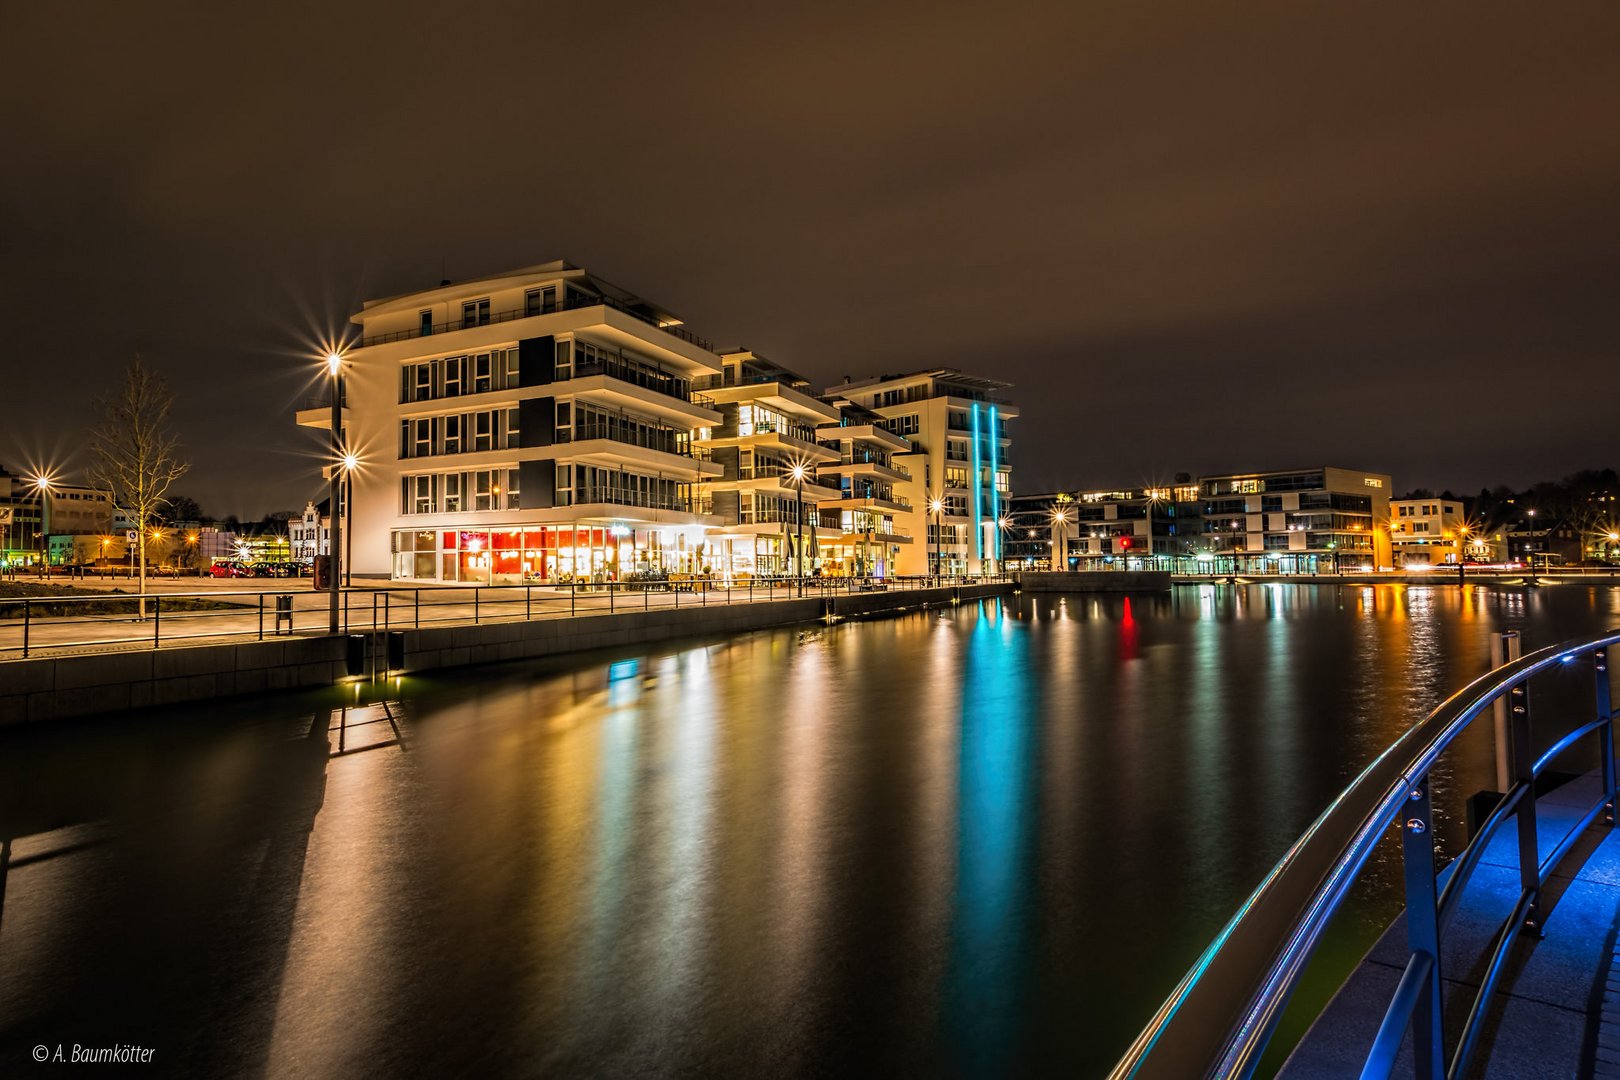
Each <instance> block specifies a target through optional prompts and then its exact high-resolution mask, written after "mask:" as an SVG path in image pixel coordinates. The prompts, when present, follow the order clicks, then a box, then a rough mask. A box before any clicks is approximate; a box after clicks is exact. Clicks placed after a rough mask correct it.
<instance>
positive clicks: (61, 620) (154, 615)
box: [0, 573, 1009, 660]
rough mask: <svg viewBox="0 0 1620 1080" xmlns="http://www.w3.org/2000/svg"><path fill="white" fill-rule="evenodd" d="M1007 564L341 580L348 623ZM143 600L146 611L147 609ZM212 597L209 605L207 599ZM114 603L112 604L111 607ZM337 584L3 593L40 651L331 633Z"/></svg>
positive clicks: (591, 607)
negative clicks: (383, 582) (522, 580)
mask: <svg viewBox="0 0 1620 1080" xmlns="http://www.w3.org/2000/svg"><path fill="white" fill-rule="evenodd" d="M1007 580H1009V578H1008V576H1007V575H1005V574H988V575H977V576H972V577H967V576H951V575H937V576H912V577H898V576H890V577H881V578H874V577H864V578H845V577H838V578H833V577H824V578H816V577H805V578H804V579H803V580H802V581H801V580H800V579H798V578H796V577H792V576H774V577H773V576H747V575H738V576H737V577H734V578H724V577H717V576H712V575H702V574H679V573H672V574H667V575H661V576H648V577H645V578H641V579H636V580H627V581H589V582H586V581H576V582H558V583H553V582H541V581H536V582H531V583H527V584H513V585H448V584H447V585H423V586H412V587H400V588H388V587H379V588H351V589H344V590H342V603H341V605H340V607H339V614H340V620H339V626H340V631H339V632H340V633H344V634H348V633H358V632H365V631H378V630H403V629H413V628H417V627H421V626H426V625H432V624H449V623H475V624H476V623H482V622H490V621H499V620H512V621H526V620H533V619H542V618H568V617H571V616H579V615H602V614H616V613H618V612H628V611H647V610H652V609H655V608H657V609H665V608H690V607H707V606H710V605H716V604H750V603H761V602H766V601H773V600H786V599H797V598H799V597H800V596H803V597H804V598H806V599H809V598H827V597H832V596H840V595H845V594H849V593H863V592H871V591H881V590H887V589H907V588H954V587H957V586H961V585H978V584H985V583H991V582H1000V581H1007ZM142 600H145V602H146V603H145V614H144V616H142V615H141V613H140V608H141V603H140V602H141V601H142ZM210 601H211V602H213V603H206V604H204V603H200V602H210ZM109 609H110V610H109ZM329 626H330V623H329V610H328V600H327V594H326V593H324V592H315V591H313V590H306V591H300V592H296V593H294V592H286V593H276V592H274V591H266V592H238V591H232V592H214V591H208V590H204V591H198V592H187V593H174V592H169V593H145V594H137V593H101V594H94V595H87V596H61V597H58V596H49V597H19V598H14V599H0V660H4V659H26V658H29V657H31V656H37V655H40V654H42V653H49V654H52V655H58V654H61V653H63V652H84V651H90V650H96V651H99V650H109V649H112V650H119V649H125V650H127V649H148V648H150V649H159V648H163V647H165V646H171V647H172V646H177V645H187V644H191V645H198V644H207V643H210V642H223V641H263V640H265V639H267V638H275V637H277V636H285V635H291V634H301V635H305V636H319V635H323V634H326V633H328V632H329Z"/></svg>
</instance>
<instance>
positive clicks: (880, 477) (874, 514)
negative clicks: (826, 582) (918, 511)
mask: <svg viewBox="0 0 1620 1080" xmlns="http://www.w3.org/2000/svg"><path fill="white" fill-rule="evenodd" d="M836 411H837V413H838V417H837V422H836V423H831V424H824V425H822V427H821V428H820V429H819V430H818V431H817V437H818V438H819V439H820V440H821V444H822V445H823V446H824V447H826V448H827V449H828V450H829V451H831V452H832V453H834V454H835V455H836V457H835V458H834V459H833V460H832V461H831V462H828V463H826V464H823V465H822V466H821V469H820V474H821V478H822V481H823V482H824V483H829V484H831V485H832V486H833V487H834V488H835V490H837V492H838V497H837V498H836V499H835V500H833V501H830V502H824V503H822V504H820V507H819V510H820V512H821V544H820V550H819V555H820V559H821V562H820V564H819V565H820V567H821V570H822V572H823V573H824V574H827V575H830V576H834V577H838V576H842V577H874V576H876V577H886V576H888V575H889V574H897V573H903V572H907V571H905V570H903V569H902V567H903V565H904V564H905V563H906V562H908V561H909V562H910V564H911V565H912V566H913V567H914V566H915V565H916V564H917V559H915V558H913V559H910V560H906V559H904V558H903V557H902V555H901V551H902V549H909V548H910V547H911V546H912V545H913V543H914V540H915V538H914V537H913V536H912V534H911V533H910V532H909V531H908V530H907V528H906V527H905V526H904V525H899V524H896V519H897V518H902V519H903V518H904V517H905V516H907V515H908V514H909V513H910V511H911V509H912V504H911V503H910V502H909V501H908V500H907V498H906V496H905V495H903V494H901V493H899V492H897V491H896V490H895V489H896V486H897V485H902V484H909V483H910V482H911V480H912V474H911V472H910V470H909V469H908V468H907V467H906V466H905V465H903V464H901V461H902V460H903V459H904V458H905V457H906V456H907V455H909V454H911V453H912V445H911V442H910V441H909V440H908V439H905V438H903V437H901V436H899V435H896V434H894V433H893V432H891V431H889V430H888V429H887V428H885V427H884V426H883V417H881V416H880V415H878V414H877V413H876V412H873V411H872V410H871V409H868V408H866V407H864V406H861V405H856V404H855V403H854V402H852V401H850V400H848V399H840V400H839V402H838V408H837V410H836Z"/></svg>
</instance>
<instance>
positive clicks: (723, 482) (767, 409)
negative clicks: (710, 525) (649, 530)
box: [694, 349, 839, 579]
mask: <svg viewBox="0 0 1620 1080" xmlns="http://www.w3.org/2000/svg"><path fill="white" fill-rule="evenodd" d="M695 385H696V386H697V388H698V389H699V390H700V391H701V392H702V393H703V395H704V397H706V398H707V399H708V400H710V401H712V402H713V403H714V409H715V410H716V411H717V412H719V414H720V417H721V419H720V422H719V423H717V424H715V425H714V426H713V427H710V428H706V429H703V430H701V431H700V432H698V434H697V435H696V436H695V437H694V445H695V446H696V447H697V448H698V450H699V451H700V452H703V453H706V454H708V455H710V458H711V460H712V462H713V464H714V465H715V466H716V467H718V468H719V469H721V470H722V472H721V473H720V474H719V475H718V476H710V477H705V478H704V479H703V480H702V482H701V483H700V484H699V488H698V492H699V494H698V498H699V501H700V506H699V510H700V512H701V513H702V514H703V515H704V516H705V517H711V518H713V519H714V520H715V521H717V522H721V523H722V524H721V525H720V526H719V528H718V529H717V530H716V531H714V532H711V533H710V535H709V537H708V552H707V554H708V558H707V560H706V561H705V563H704V566H706V567H707V569H708V571H709V572H710V573H712V574H716V575H719V576H722V577H725V578H727V579H737V578H741V577H744V576H752V575H765V576H774V575H784V574H797V573H801V572H802V573H806V574H808V573H810V572H811V570H812V568H813V567H815V566H819V565H820V562H819V560H818V559H817V556H816V551H817V545H818V543H819V528H818V526H819V525H820V524H821V514H820V513H818V508H819V507H821V506H824V505H826V504H827V503H829V502H831V501H832V500H835V499H837V498H838V497H839V492H838V490H837V488H836V486H834V485H832V484H830V483H829V482H828V481H827V480H826V478H824V477H821V476H819V475H818V472H817V470H818V468H819V467H824V466H826V465H828V464H832V463H835V462H836V461H837V460H838V454H837V452H836V451H835V450H833V449H831V448H829V447H827V446H824V445H823V444H822V443H821V442H819V441H818V434H817V433H818V429H820V428H821V426H822V425H824V424H829V423H834V422H836V421H837V419H838V410H837V409H835V408H833V407H832V406H830V405H828V404H827V403H825V402H823V401H820V400H818V399H817V398H815V397H814V396H812V395H811V393H810V392H809V389H808V387H809V385H810V383H809V381H808V380H807V379H805V378H804V377H803V376H801V375H798V374H796V373H794V372H792V371H789V370H788V369H787V368H784V367H782V366H781V365H779V364H776V363H774V362H772V361H770V360H768V359H766V358H765V357H763V356H759V355H757V354H755V353H753V352H751V351H749V350H746V349H737V350H731V351H728V352H725V353H723V354H722V355H721V371H720V373H719V374H717V375H709V376H705V377H703V378H702V379H700V380H699V381H698V382H697V383H696V384H695ZM701 569H702V567H700V570H701Z"/></svg>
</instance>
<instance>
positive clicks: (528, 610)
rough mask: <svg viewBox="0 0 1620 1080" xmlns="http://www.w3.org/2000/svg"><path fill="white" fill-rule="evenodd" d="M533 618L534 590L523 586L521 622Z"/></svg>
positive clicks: (531, 587)
mask: <svg viewBox="0 0 1620 1080" xmlns="http://www.w3.org/2000/svg"><path fill="white" fill-rule="evenodd" d="M533 618H534V588H533V586H530V585H525V586H523V621H524V622H528V621H529V620H530V619H533Z"/></svg>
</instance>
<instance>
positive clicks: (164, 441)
mask: <svg viewBox="0 0 1620 1080" xmlns="http://www.w3.org/2000/svg"><path fill="white" fill-rule="evenodd" d="M173 405H174V397H173V395H171V394H170V393H169V386H168V383H167V382H165V381H164V379H163V377H162V376H161V375H158V374H157V373H156V372H154V371H152V370H151V369H150V368H148V367H147V366H146V365H145V364H144V363H142V362H141V357H140V354H139V353H137V354H136V355H135V358H134V359H133V360H131V361H130V362H129V367H128V369H126V370H125V372H124V379H123V383H122V384H121V385H120V386H119V387H118V388H117V389H116V390H114V391H112V392H111V393H109V394H107V395H106V396H105V397H103V398H100V399H98V400H97V402H96V406H97V409H98V411H99V412H100V414H101V415H100V419H99V421H98V422H97V424H96V426H95V427H94V428H92V429H91V431H90V452H91V454H92V455H94V464H92V465H91V467H90V476H91V479H92V480H93V481H94V482H95V483H96V484H97V485H99V486H101V487H104V488H106V489H107V490H108V491H109V492H111V493H112V503H113V506H114V507H116V508H117V509H118V510H120V511H122V512H123V513H124V515H125V516H126V517H128V518H129V520H130V523H131V525H133V526H134V528H135V530H136V531H137V532H138V533H139V536H140V539H139V541H138V542H137V543H136V545H135V546H136V548H137V550H138V551H139V552H140V592H141V593H142V594H143V597H144V594H145V592H146V538H147V536H148V535H149V534H150V532H151V530H152V528H153V527H154V526H155V525H156V524H157V522H158V520H159V517H160V514H161V511H162V509H163V507H164V505H165V504H166V503H167V502H168V498H167V493H168V490H169V485H171V484H173V483H174V482H175V481H176V480H178V479H179V478H180V477H182V476H184V475H185V474H186V470H188V469H190V468H191V465H190V463H189V462H185V461H181V460H180V456H179V451H180V444H179V440H178V439H176V438H175V436H174V433H173V432H172V431H170V430H169V410H170V408H172V407H173ZM140 617H141V618H142V619H145V618H146V600H145V599H144V598H143V599H142V600H141V601H140Z"/></svg>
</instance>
